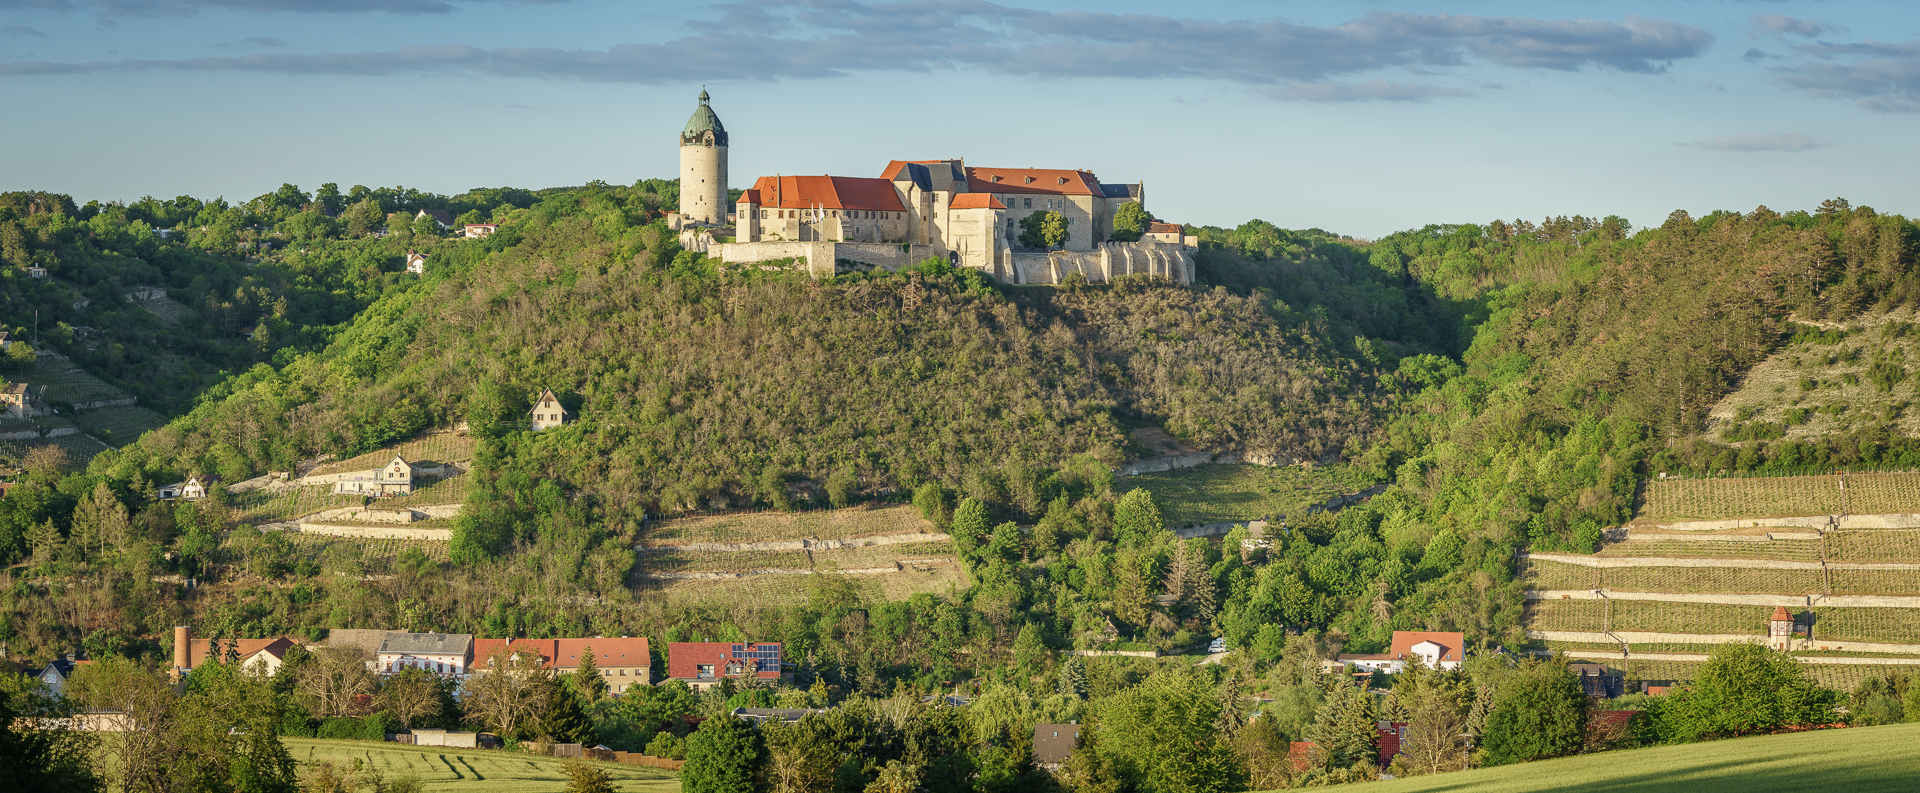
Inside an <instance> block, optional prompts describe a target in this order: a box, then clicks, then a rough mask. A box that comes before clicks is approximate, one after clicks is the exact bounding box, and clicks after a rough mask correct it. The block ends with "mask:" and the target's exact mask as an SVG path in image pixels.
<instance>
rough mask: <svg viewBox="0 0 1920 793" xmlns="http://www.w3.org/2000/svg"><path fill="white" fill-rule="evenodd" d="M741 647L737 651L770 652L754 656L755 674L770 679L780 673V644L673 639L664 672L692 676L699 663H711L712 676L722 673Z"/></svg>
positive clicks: (684, 677) (742, 652)
mask: <svg viewBox="0 0 1920 793" xmlns="http://www.w3.org/2000/svg"><path fill="white" fill-rule="evenodd" d="M736 647H738V648H740V650H739V651H738V652H739V654H740V655H745V654H748V653H755V652H761V653H764V652H767V651H771V652H772V653H773V656H774V657H773V658H771V659H758V658H755V659H746V660H753V661H754V662H755V664H756V667H755V670H754V677H758V678H761V679H763V680H771V679H775V678H778V677H780V644H779V643H778V642H767V643H763V644H754V643H752V642H672V643H670V644H668V645H667V676H668V677H673V678H679V679H683V680H691V679H693V678H696V677H699V676H700V669H699V668H700V666H702V665H712V666H713V668H714V672H715V673H716V674H715V677H721V676H724V672H725V670H726V664H727V662H728V661H730V660H734V659H735V658H737V657H739V656H738V655H736V651H735V650H734V648H736Z"/></svg>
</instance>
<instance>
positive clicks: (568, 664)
mask: <svg viewBox="0 0 1920 793" xmlns="http://www.w3.org/2000/svg"><path fill="white" fill-rule="evenodd" d="M507 647H511V648H513V650H514V651H515V652H531V653H534V654H535V655H538V656H539V658H540V666H541V667H542V668H546V669H572V668H574V667H577V666H579V665H580V654H581V653H583V652H585V651H586V650H587V649H589V648H591V649H592V650H593V663H594V665H595V666H601V667H609V666H651V665H653V654H652V653H651V652H649V651H648V647H647V639H646V637H644V636H619V637H615V636H595V637H593V638H590V639H474V640H473V660H474V663H475V664H476V665H482V666H484V665H485V663H486V662H485V660H484V659H486V658H488V657H490V656H492V655H493V654H494V652H495V651H496V650H500V649H503V648H507Z"/></svg>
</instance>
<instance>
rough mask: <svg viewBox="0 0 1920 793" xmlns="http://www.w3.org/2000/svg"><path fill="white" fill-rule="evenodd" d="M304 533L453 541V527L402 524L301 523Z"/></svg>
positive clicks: (368, 538) (380, 538)
mask: <svg viewBox="0 0 1920 793" xmlns="http://www.w3.org/2000/svg"><path fill="white" fill-rule="evenodd" d="M300 533H302V534H324V535H327V536H331V537H358V538H361V539H367V540H440V541H443V542H445V541H451V540H452V539H453V529H412V528H403V527H400V526H391V527H389V526H341V525H338V524H332V523H301V524H300Z"/></svg>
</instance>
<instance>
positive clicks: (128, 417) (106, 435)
mask: <svg viewBox="0 0 1920 793" xmlns="http://www.w3.org/2000/svg"><path fill="white" fill-rule="evenodd" d="M73 420H74V421H76V422H78V423H79V424H80V428H81V429H83V430H86V431H87V433H88V434H90V435H93V436H94V437H96V438H99V439H100V440H103V441H106V442H107V443H110V444H112V445H115V446H125V445H127V444H129V443H132V442H134V441H136V440H138V439H139V438H140V436H141V434H143V433H145V432H146V431H147V430H151V429H155V428H158V427H161V426H163V425H165V424H166V423H167V417H166V416H162V415H160V414H159V413H155V412H153V411H151V410H148V409H146V408H143V407H140V406H138V405H134V406H132V407H116V408H100V409H99V410H87V411H82V412H81V413H79V414H77V415H75V416H74V417H73Z"/></svg>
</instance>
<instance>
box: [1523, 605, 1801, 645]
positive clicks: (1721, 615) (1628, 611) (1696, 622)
mask: <svg viewBox="0 0 1920 793" xmlns="http://www.w3.org/2000/svg"><path fill="white" fill-rule="evenodd" d="M1610 602H1611V603H1612V604H1613V616H1612V618H1611V620H1610V622H1611V624H1610V625H1609V626H1608V629H1609V630H1616V631H1655V632H1660V633H1737V634H1747V635H1752V636H1754V637H1762V636H1765V635H1766V633H1767V618H1768V617H1770V616H1772V615H1773V609H1770V608H1767V607H1766V606H1734V605H1726V604H1721V603H1663V602H1660V601H1653V600H1615V601H1610ZM1529 627H1533V628H1534V629H1535V630H1540V629H1541V628H1540V627H1539V626H1534V625H1531V624H1529Z"/></svg>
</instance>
